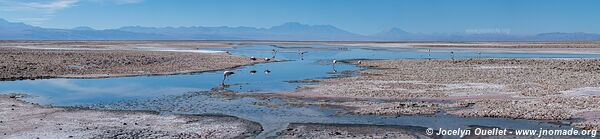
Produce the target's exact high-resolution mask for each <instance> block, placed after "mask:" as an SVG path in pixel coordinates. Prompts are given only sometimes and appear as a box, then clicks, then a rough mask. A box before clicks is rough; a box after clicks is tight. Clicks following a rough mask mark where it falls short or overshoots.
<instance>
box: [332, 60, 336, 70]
mask: <svg viewBox="0 0 600 139" xmlns="http://www.w3.org/2000/svg"><path fill="white" fill-rule="evenodd" d="M332 63H333V64H332V65H333V72H337V70H335V63H337V60H335V59H333V61H332Z"/></svg>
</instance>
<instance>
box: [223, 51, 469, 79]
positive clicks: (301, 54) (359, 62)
mask: <svg viewBox="0 0 600 139" xmlns="http://www.w3.org/2000/svg"><path fill="white" fill-rule="evenodd" d="M271 51H272V53H273V56H272V57H271V58H273V59H275V56H276V55H277V50H275V49H273V50H271ZM305 53H308V52H298V54H299V55H300V58H301V60H304V54H305ZM428 53H429V54H428V55H429V57H431V49H428ZM477 54H479V57H481V52H477ZM450 55H451V59H452V60H454V51H450ZM271 58H264V61H266V62H269V61H271ZM250 60H252V61H256V60H257V58H256V57H254V56H252V57H250ZM337 62H338V61H337V60H336V59H333V61H331V63H332V67H333V72H337V70H336V68H335V65H336V64H337ZM356 63H357V64H359V65H360V64H361V63H362V62H361V61H360V60H358V61H357V62H356ZM264 72H265V74H269V73H271V71H270V70H269V69H265V71H264ZM233 74H235V72H233V71H224V72H223V81H221V85H225V80H227V77H229V76H231V75H233ZM250 74H256V70H254V69H253V70H250Z"/></svg>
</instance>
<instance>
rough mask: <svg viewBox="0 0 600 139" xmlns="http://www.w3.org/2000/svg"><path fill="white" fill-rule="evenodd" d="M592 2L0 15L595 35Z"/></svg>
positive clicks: (31, 3) (66, 21)
mask: <svg viewBox="0 0 600 139" xmlns="http://www.w3.org/2000/svg"><path fill="white" fill-rule="evenodd" d="M598 7H600V1H599V0H0V18H4V19H7V20H9V21H16V22H25V23H28V24H33V25H37V26H42V27H52V28H72V27H77V26H90V27H93V28H96V29H107V28H118V27H121V26H130V25H141V26H158V27H163V26H250V27H270V26H275V25H279V24H282V23H285V22H301V23H305V24H329V25H334V26H337V27H339V28H342V29H345V30H348V31H351V32H354V33H359V34H372V33H376V32H379V31H382V30H386V29H389V28H393V27H397V28H401V29H404V30H406V31H409V32H422V33H455V32H459V33H462V32H469V31H498V30H500V31H503V32H510V33H511V34H536V33H543V32H588V33H600V8H598Z"/></svg>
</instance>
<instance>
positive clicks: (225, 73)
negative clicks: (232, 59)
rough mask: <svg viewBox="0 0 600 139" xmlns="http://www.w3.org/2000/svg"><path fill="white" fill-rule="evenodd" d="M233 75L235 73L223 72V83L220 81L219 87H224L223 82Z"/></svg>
mask: <svg viewBox="0 0 600 139" xmlns="http://www.w3.org/2000/svg"><path fill="white" fill-rule="evenodd" d="M233 74H235V72H233V71H228V70H226V71H224V72H223V81H221V85H225V80H226V79H227V77H229V76H231V75H233Z"/></svg>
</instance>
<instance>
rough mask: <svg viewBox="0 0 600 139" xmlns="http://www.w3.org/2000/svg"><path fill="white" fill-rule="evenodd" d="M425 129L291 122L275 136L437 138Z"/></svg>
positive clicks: (284, 137)
mask: <svg viewBox="0 0 600 139" xmlns="http://www.w3.org/2000/svg"><path fill="white" fill-rule="evenodd" d="M425 129H426V128H422V127H409V126H377V125H352V124H301V123H291V124H290V125H289V126H288V128H287V129H285V130H283V131H280V132H278V133H277V134H278V135H279V136H278V137H277V138H281V139H287V138H402V139H417V138H418V139H427V138H439V137H435V136H427V135H424V133H425V132H424V131H425Z"/></svg>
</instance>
